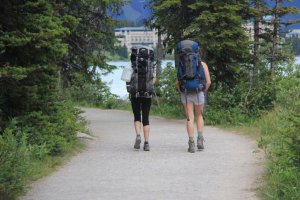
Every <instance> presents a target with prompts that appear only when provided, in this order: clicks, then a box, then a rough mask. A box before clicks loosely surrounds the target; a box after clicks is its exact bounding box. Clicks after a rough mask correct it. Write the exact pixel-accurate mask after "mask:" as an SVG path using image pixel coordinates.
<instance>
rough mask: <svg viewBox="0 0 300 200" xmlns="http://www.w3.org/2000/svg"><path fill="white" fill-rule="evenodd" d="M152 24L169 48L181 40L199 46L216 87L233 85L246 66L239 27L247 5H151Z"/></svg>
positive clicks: (245, 47) (178, 2) (243, 38)
mask: <svg viewBox="0 0 300 200" xmlns="http://www.w3.org/2000/svg"><path fill="white" fill-rule="evenodd" d="M150 5H151V8H152V9H153V16H152V19H151V20H152V21H154V26H159V27H160V29H161V32H162V33H163V34H166V35H167V39H166V41H165V42H166V43H168V44H169V46H170V47H171V48H172V47H174V46H175V44H176V43H177V42H178V41H180V40H182V39H183V38H189V39H192V40H195V41H198V42H199V43H200V46H201V48H202V55H201V57H202V59H203V60H204V61H206V62H207V63H208V66H209V68H210V71H211V74H212V76H213V78H214V79H215V81H214V82H215V83H216V85H217V86H218V85H221V83H223V84H226V85H229V86H231V85H233V84H234V83H236V81H237V80H238V79H239V77H241V76H244V72H243V67H242V66H243V65H247V64H248V62H249V61H248V58H249V49H248V38H247V36H246V33H245V30H244V28H243V27H242V24H243V22H244V21H243V13H244V12H245V10H247V9H248V4H247V1H244V0H239V1H230V0H227V1H217V0H205V1H195V0H189V1H181V0H174V1H156V0H154V1H151V4H150Z"/></svg>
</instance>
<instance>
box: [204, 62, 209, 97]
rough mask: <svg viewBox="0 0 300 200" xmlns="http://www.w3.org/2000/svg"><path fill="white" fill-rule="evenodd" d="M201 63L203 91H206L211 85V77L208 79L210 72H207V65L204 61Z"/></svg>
mask: <svg viewBox="0 0 300 200" xmlns="http://www.w3.org/2000/svg"><path fill="white" fill-rule="evenodd" d="M202 65H203V69H204V74H205V79H206V87H205V92H207V90H208V88H209V87H210V85H211V79H210V74H209V70H208V67H207V65H206V63H204V62H202Z"/></svg>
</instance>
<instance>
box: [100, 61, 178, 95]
mask: <svg viewBox="0 0 300 200" xmlns="http://www.w3.org/2000/svg"><path fill="white" fill-rule="evenodd" d="M169 62H171V63H172V65H173V66H174V60H163V61H162V68H164V67H165V66H167V63H169ZM108 64H109V65H114V66H116V67H117V69H115V70H113V71H112V73H110V74H108V75H105V76H102V77H101V78H102V80H103V81H104V82H106V83H107V84H108V85H109V88H110V92H111V93H113V94H116V95H118V96H119V97H120V98H123V99H125V98H127V97H128V93H127V90H126V83H125V82H124V81H122V80H121V75H122V72H123V68H124V67H129V66H130V65H131V63H130V61H112V62H108Z"/></svg>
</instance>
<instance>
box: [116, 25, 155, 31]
mask: <svg viewBox="0 0 300 200" xmlns="http://www.w3.org/2000/svg"><path fill="white" fill-rule="evenodd" d="M115 31H152V30H151V29H150V28H148V27H145V26H138V27H122V28H116V29H115Z"/></svg>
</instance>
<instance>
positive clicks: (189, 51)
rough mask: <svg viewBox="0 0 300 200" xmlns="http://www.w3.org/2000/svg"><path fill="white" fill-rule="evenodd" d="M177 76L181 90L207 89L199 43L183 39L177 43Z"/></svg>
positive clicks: (197, 90) (196, 90)
mask: <svg viewBox="0 0 300 200" xmlns="http://www.w3.org/2000/svg"><path fill="white" fill-rule="evenodd" d="M176 54H177V55H176V56H177V58H178V59H176V60H177V62H176V67H177V78H178V81H179V83H180V90H181V92H185V93H187V92H200V91H204V90H205V85H206V79H205V73H204V69H203V66H202V63H201V57H200V52H199V44H198V43H197V42H194V41H191V40H183V41H180V42H179V43H178V44H177V48H176Z"/></svg>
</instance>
